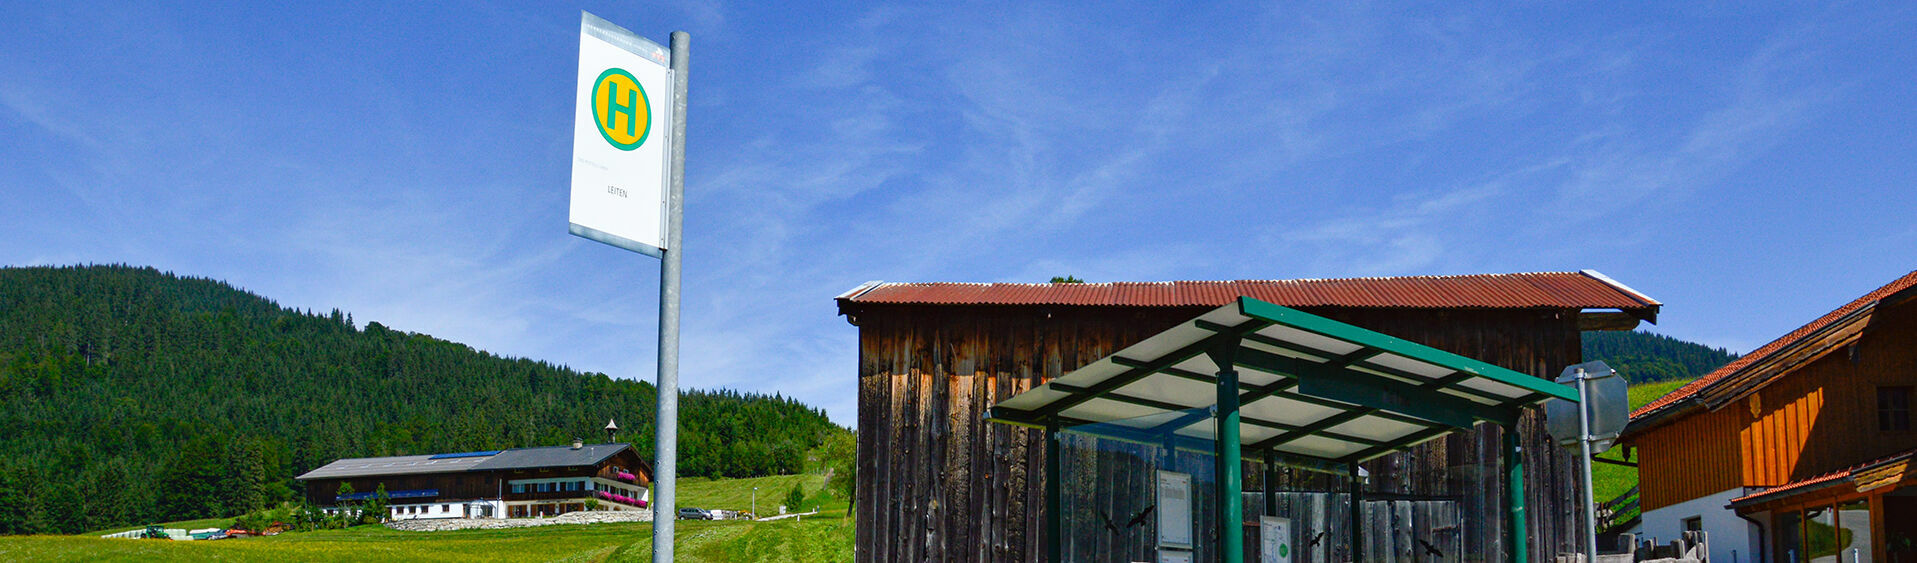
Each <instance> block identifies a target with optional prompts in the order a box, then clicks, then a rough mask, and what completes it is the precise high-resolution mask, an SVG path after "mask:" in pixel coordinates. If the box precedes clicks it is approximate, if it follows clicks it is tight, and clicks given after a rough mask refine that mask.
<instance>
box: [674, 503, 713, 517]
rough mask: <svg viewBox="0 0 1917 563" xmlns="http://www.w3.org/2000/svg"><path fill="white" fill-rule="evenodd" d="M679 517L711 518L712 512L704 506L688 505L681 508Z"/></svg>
mask: <svg viewBox="0 0 1917 563" xmlns="http://www.w3.org/2000/svg"><path fill="white" fill-rule="evenodd" d="M679 519H680V520H711V519H712V513H711V512H706V509H703V508H692V507H690V506H688V507H685V508H681V509H679Z"/></svg>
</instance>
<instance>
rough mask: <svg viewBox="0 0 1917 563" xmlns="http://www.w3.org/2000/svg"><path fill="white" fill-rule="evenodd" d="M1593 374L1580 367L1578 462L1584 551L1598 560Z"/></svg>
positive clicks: (1592, 558)
mask: <svg viewBox="0 0 1917 563" xmlns="http://www.w3.org/2000/svg"><path fill="white" fill-rule="evenodd" d="M1590 399H1591V374H1589V373H1586V372H1585V371H1584V369H1582V368H1579V369H1578V452H1579V454H1580V455H1581V456H1582V457H1580V458H1579V459H1578V460H1579V461H1581V462H1583V463H1580V464H1578V466H1579V467H1581V468H1583V469H1584V552H1585V553H1589V554H1590V557H1591V558H1590V559H1588V561H1593V562H1595V561H1597V555H1598V552H1597V501H1596V500H1595V499H1593V498H1592V496H1591V400H1590Z"/></svg>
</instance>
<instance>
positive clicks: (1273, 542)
mask: <svg viewBox="0 0 1917 563" xmlns="http://www.w3.org/2000/svg"><path fill="white" fill-rule="evenodd" d="M1291 551H1292V548H1291V519H1289V518H1279V517H1276V516H1265V517H1261V518H1259V519H1258V560H1259V561H1260V562H1262V563H1291Z"/></svg>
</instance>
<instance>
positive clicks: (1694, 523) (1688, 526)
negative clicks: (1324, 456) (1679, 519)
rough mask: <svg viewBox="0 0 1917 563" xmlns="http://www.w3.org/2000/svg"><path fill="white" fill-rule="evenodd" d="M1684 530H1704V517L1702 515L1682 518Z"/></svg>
mask: <svg viewBox="0 0 1917 563" xmlns="http://www.w3.org/2000/svg"><path fill="white" fill-rule="evenodd" d="M1684 531H1686V532H1702V531H1704V517H1703V516H1692V517H1690V518H1685V519H1684Z"/></svg>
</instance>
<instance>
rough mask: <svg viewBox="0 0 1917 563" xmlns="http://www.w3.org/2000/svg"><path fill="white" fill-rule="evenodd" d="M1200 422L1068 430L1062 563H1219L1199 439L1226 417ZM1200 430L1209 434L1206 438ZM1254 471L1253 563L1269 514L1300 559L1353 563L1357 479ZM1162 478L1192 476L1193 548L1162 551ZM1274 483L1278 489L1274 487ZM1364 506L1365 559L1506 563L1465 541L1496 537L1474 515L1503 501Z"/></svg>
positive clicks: (1248, 530) (1250, 461) (1207, 448)
mask: <svg viewBox="0 0 1917 563" xmlns="http://www.w3.org/2000/svg"><path fill="white" fill-rule="evenodd" d="M1181 417H1183V418H1182V419H1181ZM1191 419H1192V417H1190V416H1187V415H1186V414H1185V413H1178V412H1170V413H1163V414H1156V415H1150V416H1144V417H1138V418H1133V419H1124V420H1117V421H1112V422H1105V423H1098V424H1082V425H1076V426H1067V427H1064V428H1062V429H1061V431H1060V433H1059V441H1060V452H1061V456H1060V460H1061V461H1060V473H1061V476H1060V477H1061V478H1060V483H1061V484H1062V487H1061V488H1060V499H1059V502H1060V505H1061V506H1060V513H1061V515H1062V527H1063V534H1062V535H1063V538H1061V541H1062V543H1061V551H1062V555H1063V559H1062V560H1064V561H1089V562H1108V561H1109V562H1124V561H1155V560H1157V559H1158V556H1157V553H1158V550H1159V549H1161V548H1162V549H1166V550H1171V551H1185V552H1189V553H1190V554H1191V555H1192V560H1193V561H1211V560H1215V550H1216V548H1217V546H1218V545H1219V541H1218V538H1219V536H1218V534H1219V529H1218V528H1219V526H1218V525H1217V522H1216V519H1215V517H1214V516H1213V512H1214V511H1215V509H1216V507H1217V493H1216V456H1214V455H1213V454H1212V448H1213V446H1212V442H1211V441H1210V440H1202V439H1198V438H1196V437H1194V436H1191V434H1201V433H1202V434H1203V435H1206V436H1209V435H1212V434H1213V432H1211V431H1210V429H1211V428H1212V427H1213V426H1214V425H1215V424H1216V422H1215V420H1216V419H1214V418H1210V417H1206V418H1202V419H1197V420H1191ZM1186 421H1190V424H1189V425H1188V426H1181V427H1180V428H1189V429H1190V430H1187V431H1186V432H1185V433H1184V434H1183V435H1178V434H1175V429H1167V426H1168V425H1172V424H1183V423H1184V422H1186ZM1201 429H1202V430H1203V432H1199V430H1201ZM1174 435H1176V436H1179V437H1173V436H1174ZM1244 461H1245V465H1244V468H1243V470H1242V473H1243V475H1244V487H1243V500H1242V501H1241V505H1242V507H1243V515H1242V518H1241V519H1240V524H1241V526H1240V529H1239V530H1237V531H1236V532H1237V533H1241V534H1244V543H1243V545H1244V549H1245V553H1244V560H1245V561H1259V560H1260V557H1259V556H1260V553H1259V549H1260V546H1261V545H1263V543H1262V542H1260V541H1259V539H1260V538H1259V536H1260V528H1259V523H1260V517H1262V516H1276V517H1279V518H1284V519H1287V520H1289V523H1290V529H1291V537H1290V538H1287V541H1286V542H1284V543H1285V544H1286V545H1287V546H1288V549H1289V550H1290V553H1289V555H1290V560H1291V561H1297V562H1311V563H1327V562H1337V561H1350V560H1352V553H1351V548H1352V545H1351V512H1350V511H1351V502H1350V494H1349V493H1348V491H1349V490H1350V489H1349V487H1350V480H1349V477H1348V476H1347V475H1346V474H1344V473H1342V472H1339V471H1335V470H1333V468H1329V467H1323V466H1320V467H1312V468H1306V467H1299V466H1291V465H1282V464H1280V465H1275V466H1273V470H1272V471H1270V472H1267V471H1266V470H1265V467H1264V466H1263V464H1262V463H1261V461H1262V458H1261V457H1260V456H1259V455H1258V454H1256V453H1247V454H1245V456H1244ZM1306 465H1309V464H1306ZM1159 471H1168V472H1174V473H1180V474H1184V475H1187V476H1189V478H1190V483H1191V485H1190V490H1189V498H1190V507H1191V509H1190V511H1189V518H1190V519H1191V530H1192V534H1191V539H1192V542H1191V546H1190V548H1189V549H1184V548H1182V547H1170V546H1161V545H1159V543H1158V539H1159V529H1158V528H1159V521H1160V517H1161V516H1162V514H1161V513H1160V508H1161V507H1160V506H1158V505H1159V499H1158V491H1157V489H1156V487H1155V484H1156V482H1157V475H1158V472H1159ZM1267 478H1270V479H1271V481H1270V482H1269V483H1267ZM1267 486H1270V487H1272V489H1273V491H1274V492H1273V495H1272V499H1271V500H1272V502H1271V503H1270V504H1271V506H1269V507H1267V503H1266V499H1265V495H1264V489H1265V488H1266V487H1267ZM1480 496H1481V495H1480ZM1366 497H1367V498H1366V501H1365V503H1364V505H1365V506H1364V507H1363V509H1362V510H1363V511H1362V513H1361V516H1362V519H1361V520H1362V522H1363V524H1362V526H1363V528H1364V530H1365V534H1364V536H1363V537H1364V540H1365V545H1364V548H1365V549H1364V558H1365V560H1367V561H1456V560H1483V561H1498V560H1502V558H1503V555H1502V552H1501V550H1497V549H1492V550H1490V552H1489V553H1465V552H1464V546H1465V544H1466V541H1465V539H1466V536H1467V535H1469V534H1494V535H1495V534H1496V530H1497V529H1498V528H1496V527H1495V526H1483V525H1477V526H1467V524H1468V521H1467V519H1466V518H1465V514H1466V513H1467V512H1470V513H1478V512H1482V511H1485V510H1486V509H1489V510H1490V511H1491V512H1490V513H1489V515H1491V516H1493V517H1495V515H1496V512H1495V510H1496V508H1497V503H1496V502H1495V501H1496V499H1489V500H1488V501H1487V500H1486V499H1476V500H1477V501H1479V502H1471V500H1473V499H1472V495H1423V496H1420V495H1410V494H1379V493H1374V492H1367V493H1366ZM1467 505H1469V506H1467ZM1480 505H1483V506H1480ZM1480 539H1481V540H1485V541H1478V542H1472V543H1473V544H1477V545H1485V544H1489V545H1493V546H1495V545H1497V541H1498V540H1497V539H1496V538H1480Z"/></svg>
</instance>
